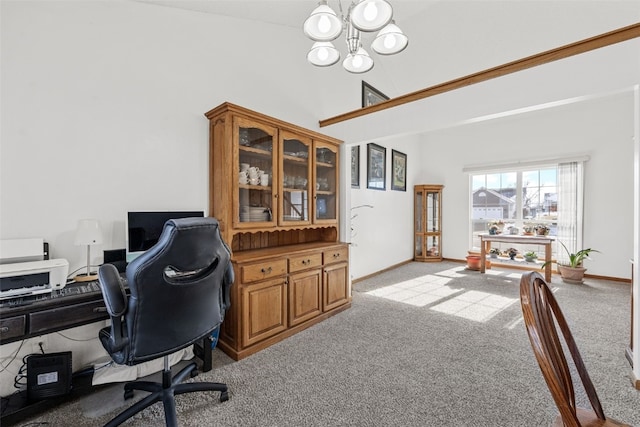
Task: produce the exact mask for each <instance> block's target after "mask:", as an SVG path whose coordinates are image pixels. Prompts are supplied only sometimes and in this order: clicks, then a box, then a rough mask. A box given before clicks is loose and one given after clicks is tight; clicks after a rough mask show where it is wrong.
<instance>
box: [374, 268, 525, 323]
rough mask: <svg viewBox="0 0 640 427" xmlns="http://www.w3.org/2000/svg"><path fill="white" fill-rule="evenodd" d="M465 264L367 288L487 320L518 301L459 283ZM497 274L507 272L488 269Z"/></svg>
mask: <svg viewBox="0 0 640 427" xmlns="http://www.w3.org/2000/svg"><path fill="white" fill-rule="evenodd" d="M464 270H465V268H464V267H455V268H450V269H447V270H443V271H440V272H437V273H435V274H426V275H424V276H419V277H415V278H412V279H409V280H404V281H402V282H397V283H393V284H391V285H389V286H385V287H382V288H378V289H374V290H372V291H369V292H367V294H368V295H372V296H376V297H380V298H385V299H388V300H391V301H397V302H402V303H405V304H409V305H413V306H415V307H425V306H427V305H432V307H430V309H431V310H434V311H437V312H439V313H445V314H450V315H453V316H458V317H462V318H465V319H468V320H473V321H476V322H486V321H487V320H489V319H491V318H492V317H494V316H495V315H496V314H498V313H500V312H501V311H502V310H504V309H506V308H507V307H509V306H511V305H512V304H514V303H515V302H516V301H518V299H514V298H507V297H504V296H500V295H495V294H491V293H488V292H483V291H467V290H465V289H464V288H461V287H456V286H455V282H456V281H455V279H456V278H461V277H465V274H461V273H460V272H461V271H464ZM487 273H488V274H491V275H493V276H497V275H503V274H504V273H502V272H499V271H491V270H487ZM515 276H517V278H518V279H519V277H520V274H519V273H515V274H508V275H506V277H510V278H511V277H513V278H516V277H515Z"/></svg>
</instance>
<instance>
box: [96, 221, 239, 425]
mask: <svg viewBox="0 0 640 427" xmlns="http://www.w3.org/2000/svg"><path fill="white" fill-rule="evenodd" d="M230 256H231V255H230V251H229V248H228V247H227V245H226V244H225V243H224V241H223V240H222V237H221V236H220V230H219V227H218V221H217V220H215V219H214V218H185V219H175V220H169V221H167V223H166V224H165V225H164V229H163V231H162V235H161V236H160V239H159V241H158V243H157V244H156V245H155V246H153V247H152V248H151V249H149V250H148V251H146V252H145V253H144V254H142V255H140V256H139V257H138V258H136V259H135V260H134V261H133V262H131V264H129V266H128V267H127V282H128V286H129V291H130V296H127V293H126V292H125V288H124V286H123V283H122V280H121V278H120V275H119V274H118V270H117V269H116V268H115V267H114V266H113V265H110V264H105V265H103V266H102V267H100V270H99V271H98V275H99V281H100V288H101V289H102V294H103V297H104V301H105V303H106V306H107V311H108V313H109V315H110V316H111V326H110V327H107V328H104V329H102V330H101V331H100V333H99V338H100V341H101V342H102V345H103V346H104V348H105V349H106V350H107V352H108V353H109V355H111V358H112V359H113V360H114V361H115V362H116V363H118V364H121V365H122V364H126V365H137V364H139V363H142V362H146V361H149V360H152V359H157V358H159V357H164V370H163V371H162V383H161V384H160V383H154V382H149V381H133V382H129V383H126V384H125V386H124V397H125V399H128V398H131V397H132V396H133V390H144V391H148V392H151V394H150V395H149V396H147V397H145V398H144V399H142V400H140V401H139V402H136V403H135V404H134V405H133V406H131V407H130V408H128V409H126V410H124V411H123V412H122V413H120V414H119V415H118V416H117V417H116V418H114V419H113V420H111V421H110V422H109V423H108V424H107V426H117V425H119V424H121V423H122V422H124V421H125V420H127V419H128V418H131V417H132V416H133V415H135V414H137V413H138V412H140V411H142V410H143V409H145V408H147V407H149V406H151V405H153V404H154V403H156V402H158V401H160V400H161V401H162V403H163V405H164V414H165V420H166V424H167V426H176V425H177V420H176V408H175V400H174V396H175V395H177V394H182V393H189V392H195V391H207V390H212V391H219V392H220V393H221V394H220V401H221V402H223V401H225V400H227V399H228V394H227V386H226V385H225V384H221V383H203V382H200V383H199V382H196V383H185V384H180V383H181V382H182V381H183V380H184V379H185V378H186V377H188V376H191V377H194V376H196V375H197V374H198V368H197V365H196V363H195V362H192V363H190V364H189V365H188V366H187V367H185V368H184V369H182V370H181V371H180V372H179V373H178V374H176V375H175V376H174V377H173V378H172V377H171V368H170V366H169V358H168V356H169V355H170V354H171V353H174V352H176V351H178V350H180V349H183V348H185V347H188V346H190V345H192V344H194V343H196V342H197V341H199V340H202V339H204V338H205V337H207V336H210V334H211V333H212V331H214V330H215V329H216V328H217V327H218V326H219V325H220V323H222V320H223V319H224V314H225V311H226V310H227V309H228V308H229V306H230V301H229V289H230V287H231V285H232V283H233V269H232V267H231V263H230V261H229V260H230ZM205 351H211V350H210V348H209V349H207V348H205Z"/></svg>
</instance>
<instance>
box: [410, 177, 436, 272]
mask: <svg viewBox="0 0 640 427" xmlns="http://www.w3.org/2000/svg"><path fill="white" fill-rule="evenodd" d="M442 188H443V186H442V185H416V186H415V188H414V259H415V260H416V261H442V230H441V226H442V206H441V204H442Z"/></svg>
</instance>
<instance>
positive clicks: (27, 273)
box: [0, 239, 69, 300]
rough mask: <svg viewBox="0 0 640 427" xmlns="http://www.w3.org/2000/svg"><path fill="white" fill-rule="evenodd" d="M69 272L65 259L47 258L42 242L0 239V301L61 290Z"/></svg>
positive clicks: (45, 245) (46, 251) (45, 247)
mask: <svg viewBox="0 0 640 427" xmlns="http://www.w3.org/2000/svg"><path fill="white" fill-rule="evenodd" d="M68 273H69V262H68V261H67V260H65V259H48V248H47V244H46V243H44V241H43V239H13V240H0V300H5V299H10V298H19V297H24V296H30V295H38V294H44V293H51V292H52V291H54V290H60V289H62V288H64V287H65V285H66V283H67V275H68Z"/></svg>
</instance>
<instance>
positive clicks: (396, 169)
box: [391, 150, 407, 191]
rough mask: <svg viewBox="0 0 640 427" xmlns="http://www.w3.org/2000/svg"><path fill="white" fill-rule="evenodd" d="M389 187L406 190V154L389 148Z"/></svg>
mask: <svg viewBox="0 0 640 427" xmlns="http://www.w3.org/2000/svg"><path fill="white" fill-rule="evenodd" d="M391 171H392V173H391V189H392V190H397V191H407V155H406V154H404V153H401V152H399V151H396V150H391Z"/></svg>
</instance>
